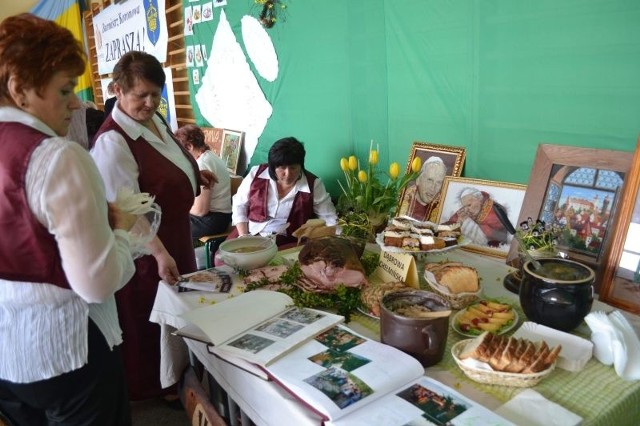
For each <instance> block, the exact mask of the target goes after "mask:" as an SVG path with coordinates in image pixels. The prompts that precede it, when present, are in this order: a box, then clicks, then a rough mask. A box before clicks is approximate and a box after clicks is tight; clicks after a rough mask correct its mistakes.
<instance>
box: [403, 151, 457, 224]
mask: <svg viewBox="0 0 640 426" xmlns="http://www.w3.org/2000/svg"><path fill="white" fill-rule="evenodd" d="M465 156H466V150H465V148H463V147H460V146H449V145H440V144H433V143H428V142H414V143H413V144H412V145H411V152H410V154H409V161H407V167H406V173H411V164H412V163H413V160H414V159H415V158H416V157H419V158H420V159H421V160H422V169H421V171H420V175H419V176H418V179H416V180H415V181H413V182H410V183H409V184H408V185H407V186H406V187H405V188H404V189H403V190H402V193H401V194H400V197H399V199H398V207H397V208H396V214H397V215H398V216H400V215H404V216H409V217H413V218H414V219H417V220H420V221H430V222H435V220H436V218H437V216H438V213H439V211H440V194H441V190H442V184H443V182H444V176H456V177H457V176H460V175H461V174H462V168H463V167H464V160H465ZM435 158H439V159H440V160H442V163H443V164H444V166H445V167H446V171H445V174H444V176H442V175H438V176H437V177H435V176H433V177H432V176H431V174H432V172H426V173H425V169H427V168H428V167H431V166H428V165H427V161H428V160H429V159H433V160H435ZM423 173H425V174H424V175H423ZM435 174H438V173H437V172H435ZM428 175H429V176H428ZM427 182H430V183H427ZM420 184H422V185H424V188H423V190H422V192H420V191H419V185H420ZM428 185H431V186H430V188H427V186H428ZM421 197H422V198H421ZM423 200H425V201H423Z"/></svg>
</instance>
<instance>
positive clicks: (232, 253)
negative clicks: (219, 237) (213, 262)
mask: <svg viewBox="0 0 640 426" xmlns="http://www.w3.org/2000/svg"><path fill="white" fill-rule="evenodd" d="M277 252H278V246H277V245H276V243H275V241H273V240H272V239H271V238H266V237H260V236H257V237H242V238H235V239H233V240H227V241H225V242H223V243H222V244H220V247H219V248H218V256H219V258H220V260H221V261H222V262H223V263H224V264H225V265H228V266H231V267H232V268H235V269H241V270H244V271H249V270H251V269H256V268H260V267H262V266H265V265H266V264H267V263H269V261H270V260H271V259H273V257H274V256H275V255H276V253H277Z"/></svg>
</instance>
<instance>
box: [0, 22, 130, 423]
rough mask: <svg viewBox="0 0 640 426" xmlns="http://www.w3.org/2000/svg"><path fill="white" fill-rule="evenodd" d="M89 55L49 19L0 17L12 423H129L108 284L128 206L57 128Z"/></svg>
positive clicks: (1, 392)
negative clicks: (115, 202)
mask: <svg viewBox="0 0 640 426" xmlns="http://www.w3.org/2000/svg"><path fill="white" fill-rule="evenodd" d="M85 66H86V65H85V60H84V50H83V48H82V45H81V44H80V43H78V42H77V41H76V40H75V38H74V36H73V34H72V33H71V32H70V31H69V30H67V29H65V28H62V27H60V26H58V25H57V24H55V23H54V22H52V21H48V20H44V19H40V18H36V17H35V16H33V15H28V14H24V15H19V16H14V17H10V18H7V19H5V20H4V21H3V22H2V24H0V170H1V171H2V177H1V178H0V194H1V196H0V234H1V235H2V238H0V342H1V343H0V413H2V414H4V415H5V416H6V417H7V418H8V419H9V421H10V423H11V424H15V425H50V424H60V425H62V424H64V425H130V424H131V415H130V410H129V401H128V398H127V390H126V384H125V378H124V369H123V366H122V355H121V353H120V349H119V347H120V343H122V331H121V329H120V326H119V324H118V316H117V312H116V306H115V300H114V297H113V294H114V293H115V292H116V291H117V290H118V289H119V288H120V287H121V286H122V285H124V284H125V283H126V282H127V281H128V280H129V278H131V276H132V275H133V272H134V264H133V260H132V255H131V246H130V243H129V236H128V233H127V232H126V231H128V230H129V229H131V226H132V225H133V223H134V221H135V217H134V216H131V215H128V214H123V213H122V212H119V211H118V210H117V209H115V208H113V207H112V208H109V207H108V205H107V201H106V195H105V191H104V185H103V183H102V180H101V178H100V173H99V172H98V170H97V169H96V166H95V164H94V162H93V161H92V160H91V157H90V156H89V154H88V153H87V151H86V150H85V149H84V148H83V147H81V146H80V145H79V144H77V143H75V142H71V141H69V140H67V139H66V138H64V135H66V134H67V130H68V128H69V123H70V121H71V116H72V113H73V111H74V110H77V109H78V108H79V107H80V101H79V100H78V98H77V97H76V95H75V94H74V87H75V86H76V85H77V84H78V76H80V75H82V73H83V72H84V69H85ZM109 222H111V223H112V225H113V230H112V227H111V226H110V225H109ZM0 418H2V415H1V414H0ZM0 423H2V421H0Z"/></svg>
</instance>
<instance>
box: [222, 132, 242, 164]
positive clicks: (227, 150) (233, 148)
mask: <svg viewBox="0 0 640 426" xmlns="http://www.w3.org/2000/svg"><path fill="white" fill-rule="evenodd" d="M243 139H244V132H238V131H235V130H227V129H224V130H223V131H222V146H221V148H220V158H222V161H224V162H225V163H226V164H227V170H229V173H231V174H233V175H235V174H236V172H237V169H238V160H239V158H240V150H242V141H243Z"/></svg>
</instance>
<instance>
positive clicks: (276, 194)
mask: <svg viewBox="0 0 640 426" xmlns="http://www.w3.org/2000/svg"><path fill="white" fill-rule="evenodd" d="M305 154H306V153H305V150H304V146H303V145H302V143H301V142H300V141H298V140H297V139H296V138H294V137H288V138H284V139H280V140H278V141H277V142H276V143H274V144H273V146H272V147H271V149H270V150H269V156H268V163H267V164H261V165H259V166H254V167H252V168H251V170H250V171H249V174H248V175H247V177H245V178H244V179H243V181H242V184H240V187H239V188H238V192H236V195H234V196H233V219H232V220H233V224H234V225H235V229H234V231H233V232H232V233H231V234H230V235H229V238H235V237H238V236H243V235H249V234H251V235H258V234H259V235H271V234H277V235H276V243H277V244H278V245H279V246H281V245H284V244H290V243H295V242H297V238H295V237H293V235H292V233H293V232H294V231H295V230H296V229H298V228H299V227H300V226H302V225H304V223H305V222H306V221H307V220H309V219H313V218H320V219H323V220H324V221H325V222H326V224H327V225H328V226H332V225H335V224H336V222H337V221H338V217H337V215H336V209H335V207H334V206H333V202H332V201H331V197H330V195H329V193H328V192H327V190H326V189H325V187H324V184H323V183H322V181H321V180H320V178H318V177H317V176H315V175H314V174H313V173H311V172H309V171H307V170H306V169H305V167H304V157H305Z"/></svg>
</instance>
